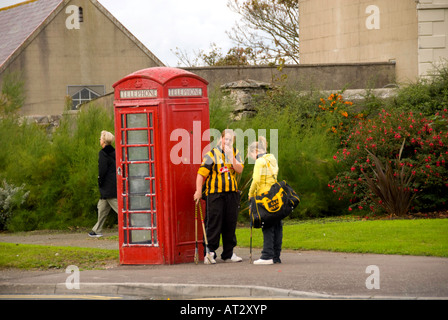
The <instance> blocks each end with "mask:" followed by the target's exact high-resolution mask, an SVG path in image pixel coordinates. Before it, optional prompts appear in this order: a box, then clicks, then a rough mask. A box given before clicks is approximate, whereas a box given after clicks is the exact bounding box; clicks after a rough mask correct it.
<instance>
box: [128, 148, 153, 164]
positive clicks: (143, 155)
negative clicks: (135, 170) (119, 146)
mask: <svg viewBox="0 0 448 320" xmlns="http://www.w3.org/2000/svg"><path fill="white" fill-rule="evenodd" d="M148 152H149V150H148V147H131V148H128V160H129V161H139V160H141V161H144V160H149V153H148Z"/></svg>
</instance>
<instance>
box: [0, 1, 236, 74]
mask: <svg viewBox="0 0 448 320" xmlns="http://www.w3.org/2000/svg"><path fill="white" fill-rule="evenodd" d="M23 1H24V0H0V8H1V7H6V6H10V5H13V4H16V3H20V2H23ZM98 1H99V2H100V3H101V4H102V5H103V6H104V7H105V8H106V9H107V10H108V11H109V12H110V13H111V14H112V15H113V16H115V18H117V19H118V21H120V22H121V24H123V25H124V26H125V27H126V28H127V29H128V30H129V31H130V32H131V33H132V34H133V35H134V36H135V37H136V38H137V39H139V40H140V41H141V42H142V43H143V44H144V45H145V46H146V47H147V48H148V49H149V50H150V51H151V52H152V53H154V54H155V55H156V56H157V58H159V59H160V60H161V61H162V62H163V63H165V64H166V65H167V66H170V67H177V66H178V58H177V57H176V55H175V54H174V53H173V52H172V51H175V50H176V47H178V48H179V49H181V50H182V51H184V52H187V53H188V54H189V55H190V56H191V57H194V51H199V50H204V51H205V52H208V51H209V49H210V46H211V43H216V45H217V47H218V48H221V49H222V50H221V51H222V53H223V54H226V53H227V51H228V50H229V49H230V48H231V47H233V46H234V44H233V43H232V41H231V40H230V39H229V37H228V36H227V34H226V31H230V30H231V29H232V27H233V26H234V25H235V22H236V21H238V20H239V15H238V14H236V13H235V12H233V11H232V10H230V9H229V8H228V7H227V1H228V0H188V1H187V0H126V1H123V0H98Z"/></svg>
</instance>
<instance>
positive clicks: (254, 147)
mask: <svg viewBox="0 0 448 320" xmlns="http://www.w3.org/2000/svg"><path fill="white" fill-rule="evenodd" d="M267 150H268V141H267V140H266V138H265V137H263V136H259V137H258V141H254V142H252V143H251V144H250V145H249V147H248V148H247V153H248V154H250V153H252V152H253V151H256V152H257V154H258V153H263V152H267Z"/></svg>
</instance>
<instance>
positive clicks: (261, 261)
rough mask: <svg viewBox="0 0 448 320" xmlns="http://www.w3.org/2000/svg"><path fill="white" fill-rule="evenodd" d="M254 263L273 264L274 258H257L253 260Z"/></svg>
mask: <svg viewBox="0 0 448 320" xmlns="http://www.w3.org/2000/svg"><path fill="white" fill-rule="evenodd" d="M254 264H274V260H273V259H268V260H264V259H258V260H255V261H254Z"/></svg>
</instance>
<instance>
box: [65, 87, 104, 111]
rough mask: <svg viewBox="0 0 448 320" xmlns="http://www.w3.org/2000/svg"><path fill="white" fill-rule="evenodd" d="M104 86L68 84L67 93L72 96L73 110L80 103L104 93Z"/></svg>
mask: <svg viewBox="0 0 448 320" xmlns="http://www.w3.org/2000/svg"><path fill="white" fill-rule="evenodd" d="M104 92H105V88H104V86H68V88H67V94H68V95H69V96H70V97H71V98H72V110H77V109H78V107H79V105H80V104H82V103H85V102H88V101H90V100H93V99H96V98H98V97H101V96H103V95H104Z"/></svg>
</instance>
